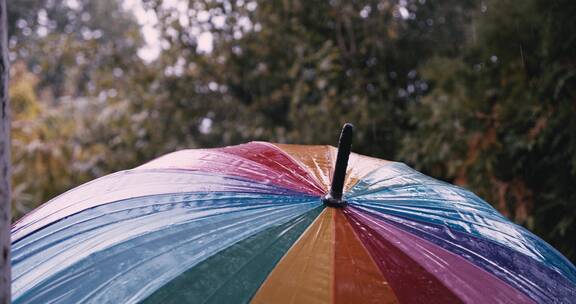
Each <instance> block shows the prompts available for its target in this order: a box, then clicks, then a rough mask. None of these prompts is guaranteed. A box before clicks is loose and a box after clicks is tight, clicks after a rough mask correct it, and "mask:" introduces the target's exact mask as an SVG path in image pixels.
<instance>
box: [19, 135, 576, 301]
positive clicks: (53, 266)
mask: <svg viewBox="0 0 576 304" xmlns="http://www.w3.org/2000/svg"><path fill="white" fill-rule="evenodd" d="M343 141H346V139H343ZM343 146H344V148H343V150H340V152H338V150H337V149H336V148H334V147H331V146H299V145H285V144H272V143H266V142H251V143H248V144H243V145H238V146H230V147H224V148H217V149H199V150H183V151H178V152H174V153H171V154H168V155H165V156H163V157H160V158H158V159H156V160H153V161H151V162H149V163H147V164H145V165H143V166H140V167H138V168H135V169H132V170H126V171H121V172H117V173H115V174H111V175H108V176H105V177H102V178H99V179H97V180H94V181H92V182H89V183H87V184H84V185H82V186H80V187H78V188H75V189H73V190H71V191H69V192H66V193H64V194H62V195H60V196H58V197H57V198H55V199H53V200H51V201H49V202H47V203H46V204H44V205H42V206H41V207H39V208H38V209H36V210H35V211H34V212H32V213H30V214H29V215H27V216H26V217H24V218H23V219H22V220H21V221H19V222H18V223H16V224H15V225H14V227H13V230H12V246H13V257H12V267H13V285H12V289H13V290H12V293H13V301H14V303H82V302H84V303H133V302H141V301H143V302H148V303H205V302H210V303H240V302H253V303H396V302H400V303H457V302H468V303H535V302H536V303H555V302H557V303H574V302H576V268H575V267H574V265H572V264H571V263H570V262H569V261H568V260H567V259H566V258H564V257H563V256H562V255H561V254H560V253H558V252H557V251H556V250H555V249H554V248H552V247H551V246H550V245H548V244H547V243H545V242H544V241H542V240H541V239H539V238H538V237H536V236H535V235H533V234H532V233H530V232H529V231H527V230H526V229H524V228H522V227H520V226H518V225H515V224H513V223H512V222H510V221H508V220H507V219H506V218H505V217H503V216H502V215H500V214H499V213H498V212H497V211H496V210H495V209H494V208H492V207H491V206H490V205H488V204H487V203H485V202H484V201H482V199H480V198H479V197H477V196H476V195H474V194H472V193H471V192H469V191H467V190H465V189H462V188H460V187H457V186H453V185H450V184H447V183H444V182H441V181H438V180H435V179H433V178H430V177H427V176H425V175H423V174H421V173H419V172H417V171H415V170H413V169H411V168H409V167H408V166H406V165H404V164H402V163H397V162H390V161H384V160H380V159H376V158H371V157H367V156H362V155H358V154H354V153H352V154H350V155H349V160H348V161H346V160H347V158H348V153H346V152H347V151H345V150H346V145H343ZM336 158H338V159H339V161H338V162H337V163H338V165H336V169H335V170H333V164H334V162H335V160H336ZM346 164H348V167H347V169H346ZM342 170H344V171H342ZM333 171H335V172H333ZM339 172H345V173H346V174H345V175H346V179H345V180H344V178H343V177H344V174H340V173H339ZM333 176H334V177H333ZM332 179H334V180H332ZM338 184H340V186H341V187H343V190H344V197H343V198H342V197H341V196H340V195H339V191H340V192H341V189H342V188H339V187H340V186H339V185H338ZM335 185H336V186H335ZM329 189H330V190H329ZM327 193H329V195H327V196H325V195H326V194H327ZM343 199H345V200H346V201H344V200H343Z"/></svg>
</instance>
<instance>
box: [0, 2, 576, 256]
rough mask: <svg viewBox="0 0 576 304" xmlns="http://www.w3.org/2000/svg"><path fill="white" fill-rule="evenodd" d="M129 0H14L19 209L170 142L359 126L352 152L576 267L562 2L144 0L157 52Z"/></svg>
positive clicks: (328, 139) (573, 159) (572, 38)
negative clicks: (475, 202)
mask: <svg viewBox="0 0 576 304" xmlns="http://www.w3.org/2000/svg"><path fill="white" fill-rule="evenodd" d="M122 3H123V2H121V1H117V0H105V1H89V0H76V1H62V0H41V1H29V0H21V1H13V2H12V3H11V5H10V6H9V13H10V22H11V25H10V29H11V31H10V34H11V37H10V41H11V49H10V51H11V54H12V59H13V67H14V68H13V75H12V81H11V97H12V103H13V106H14V111H15V112H16V114H15V118H14V119H15V121H14V145H13V150H14V153H13V156H14V164H15V170H14V187H15V191H14V193H15V205H16V208H15V216H16V217H19V216H21V215H22V214H24V213H26V212H27V211H29V210H30V209H31V208H34V207H35V206H36V205H38V204H39V203H41V202H44V201H46V200H48V199H49V198H51V197H53V196H55V195H56V194H58V193H61V192H63V191H65V190H66V189H69V188H71V187H74V186H77V185H79V184H80V183H82V182H85V181H88V180H90V179H93V178H95V177H98V176H101V175H103V174H106V173H110V172H113V171H117V170H121V169H126V168H130V167H133V166H136V165H138V164H141V163H143V162H145V161H147V160H149V159H151V158H153V157H155V156H158V155H160V154H163V153H166V152H169V151H173V150H176V149H182V148H195V147H213V146H222V145H230V144H237V143H241V142H245V141H249V140H270V141H275V142H289V143H301V144H334V141H335V139H336V138H337V135H338V131H339V128H340V126H341V125H342V123H343V122H345V121H351V122H353V123H354V124H355V125H356V126H357V130H358V132H357V135H356V137H355V142H354V150H355V151H357V152H360V153H363V154H367V155H372V156H376V157H383V158H388V159H395V160H400V161H405V162H408V163H409V164H411V165H412V166H414V167H416V168H417V169H420V170H422V171H424V172H426V173H428V174H430V175H432V176H434V177H437V178H441V179H444V180H447V181H450V182H455V183H457V184H461V185H464V186H466V187H467V188H469V189H471V190H472V191H474V192H477V193H478V194H479V195H480V196H482V197H483V198H485V199H486V200H487V201H489V202H492V203H494V205H495V206H496V207H497V208H498V209H499V210H500V211H501V212H503V213H504V214H506V215H507V216H509V217H510V218H511V219H513V220H515V221H516V222H518V223H520V224H523V225H526V226H527V227H528V228H530V229H532V230H533V231H535V232H536V233H537V234H539V235H541V236H542V237H544V238H545V239H546V240H548V241H550V242H552V244H554V245H555V246H556V247H557V248H559V249H561V250H562V251H563V253H565V254H566V255H568V256H569V257H570V258H571V259H573V260H574V259H576V248H575V246H574V244H576V240H574V237H573V236H574V235H576V231H574V229H575V228H574V227H576V224H575V221H576V208H574V207H575V206H574V201H575V199H576V195H575V194H574V193H573V191H572V189H573V188H574V185H576V120H574V119H573V118H574V117H576V116H575V114H576V113H575V111H576V110H575V107H574V100H575V97H576V96H575V93H576V92H575V91H574V90H575V88H576V83H575V82H576V79H575V77H576V70H575V64H574V58H576V56H574V55H575V54H574V50H575V49H576V35H574V34H573V33H575V32H576V25H575V21H574V20H575V19H574V18H573V16H574V15H575V13H576V11H575V10H576V5H575V4H573V3H571V2H570V1H568V0H558V1H551V2H546V1H544V0H526V1H512V0H499V1H496V0H491V1H476V0H444V1H430V0H428V1H425V0H384V1H372V0H365V1H348V0H332V1H303V0H291V1H285V0H267V1H255V0H250V1H247V0H231V1H229V0H219V1H213V0H195V1H176V2H174V1H162V0H144V6H145V9H146V10H147V13H148V14H152V15H153V16H155V17H156V18H157V24H156V29H157V30H158V32H159V35H160V37H159V45H160V46H161V52H160V55H159V56H158V58H156V59H155V60H153V61H145V60H143V59H142V58H141V57H140V56H138V55H137V53H138V52H139V51H140V50H141V48H142V47H143V46H144V44H145V43H144V39H143V37H142V34H141V30H142V24H141V21H138V20H137V18H136V16H135V15H134V14H133V13H132V12H131V11H130V10H127V9H125V8H123V6H122ZM202 37H204V38H206V37H209V38H211V39H212V43H211V44H210V45H209V46H210V47H209V48H208V49H206V46H205V45H204V46H203V47H202V41H201V38H202ZM327 130H330V131H328V132H327Z"/></svg>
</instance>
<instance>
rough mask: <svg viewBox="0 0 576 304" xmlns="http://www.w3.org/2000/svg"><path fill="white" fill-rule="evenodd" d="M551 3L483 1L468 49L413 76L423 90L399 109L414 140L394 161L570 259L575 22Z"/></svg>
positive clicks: (575, 179) (575, 216)
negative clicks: (469, 192) (479, 202)
mask: <svg viewBox="0 0 576 304" xmlns="http://www.w3.org/2000/svg"><path fill="white" fill-rule="evenodd" d="M558 2H561V1H558ZM558 2H555V3H553V4H549V3H547V2H544V1H537V0H535V1H523V2H521V3H519V2H518V1H501V0H500V1H491V2H488V3H487V7H488V10H487V11H486V12H485V13H481V14H480V15H478V17H476V18H475V20H477V26H478V34H477V35H478V37H477V42H476V43H474V42H471V43H470V45H469V46H468V47H467V48H466V50H465V51H464V52H462V54H461V55H460V56H457V57H455V58H446V57H443V58H434V59H432V60H430V61H428V62H427V63H426V64H425V65H423V66H422V67H421V72H422V75H423V77H424V78H425V79H427V80H428V81H430V83H431V85H432V90H431V91H430V93H429V94H427V95H426V96H425V97H423V98H422V99H421V101H420V102H419V103H417V104H414V105H413V106H412V107H411V108H410V110H409V112H410V113H411V115H410V116H411V119H412V124H413V126H414V131H413V132H411V133H410V134H407V136H406V138H405V139H404V145H403V147H402V150H401V152H400V155H403V156H404V157H405V158H406V159H407V160H409V162H411V163H413V164H414V165H415V166H416V167H417V168H419V169H421V170H424V171H427V172H429V173H431V174H432V175H434V176H440V177H443V178H445V179H448V180H451V181H454V182H456V183H458V184H462V185H464V186H466V187H468V188H470V189H473V190H474V191H476V192H477V193H478V194H479V195H480V196H482V197H483V198H485V199H486V200H488V201H490V202H493V203H494V204H495V205H496V207H497V208H498V209H499V210H500V211H501V212H503V213H504V214H505V215H507V216H509V217H511V218H512V219H514V220H515V221H516V222H518V223H520V224H523V225H526V226H527V227H528V228H530V229H532V230H533V231H535V232H536V233H537V234H539V235H541V236H542V237H544V238H545V239H547V240H548V241H549V242H551V243H552V244H553V245H555V246H556V248H558V249H560V250H562V251H563V252H564V253H565V254H567V255H568V256H569V257H571V258H572V259H574V257H576V248H575V247H574V244H576V239H575V237H574V236H575V235H576V225H575V224H576V223H575V220H576V208H574V207H575V206H574V202H575V201H576V194H575V193H574V191H573V189H574V185H576V157H575V155H576V154H575V151H576V121H575V120H574V117H576V108H575V107H574V100H575V98H576V90H575V88H576V71H575V69H574V68H575V67H574V52H573V50H575V49H576V43H575V42H574V39H573V37H571V36H570V35H569V34H568V35H567V33H572V31H573V30H576V23H575V22H574V20H573V18H572V19H570V17H569V16H572V14H573V13H574V12H575V7H574V5H571V4H570V3H568V2H567V1H564V2H565V3H563V5H561V4H560V3H558ZM560 8H561V9H560ZM560 20H561V21H560ZM560 24H562V27H563V29H562V32H563V33H564V35H563V36H559V35H558V30H560V28H559V27H560ZM565 35H567V36H565ZM570 43H571V44H570Z"/></svg>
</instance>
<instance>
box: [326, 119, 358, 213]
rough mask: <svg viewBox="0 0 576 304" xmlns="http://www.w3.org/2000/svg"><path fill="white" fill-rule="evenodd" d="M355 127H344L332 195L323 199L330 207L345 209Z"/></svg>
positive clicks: (350, 125)
mask: <svg viewBox="0 0 576 304" xmlns="http://www.w3.org/2000/svg"><path fill="white" fill-rule="evenodd" d="M353 130H354V126H353V125H352V124H349V123H346V124H344V126H343V127H342V133H340V140H339V141H338V155H337V156H336V164H335V165H334V174H333V175H332V185H331V187H330V193H328V194H327V195H326V196H324V197H322V202H324V204H325V205H326V206H328V207H344V206H345V205H346V201H345V200H344V199H342V193H343V190H344V181H345V179H346V168H347V167H348V158H349V157H350V150H351V148H352V134H353Z"/></svg>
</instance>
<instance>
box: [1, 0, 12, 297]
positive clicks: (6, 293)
mask: <svg viewBox="0 0 576 304" xmlns="http://www.w3.org/2000/svg"><path fill="white" fill-rule="evenodd" d="M6 14H7V12H6V0H0V111H1V113H0V115H1V117H0V246H2V252H1V254H0V303H10V283H11V278H10V218H11V211H10V186H11V183H10V178H11V175H10V103H9V101H8V75H9V66H8V45H7V40H8V39H7V38H8V37H7V35H8V34H7V32H8V29H7V26H8V22H7V15H6Z"/></svg>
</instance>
